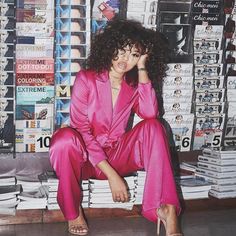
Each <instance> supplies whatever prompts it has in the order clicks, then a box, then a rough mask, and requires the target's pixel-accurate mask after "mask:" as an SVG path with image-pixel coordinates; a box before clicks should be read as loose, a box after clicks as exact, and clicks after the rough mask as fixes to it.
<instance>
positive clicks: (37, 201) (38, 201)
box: [17, 186, 47, 210]
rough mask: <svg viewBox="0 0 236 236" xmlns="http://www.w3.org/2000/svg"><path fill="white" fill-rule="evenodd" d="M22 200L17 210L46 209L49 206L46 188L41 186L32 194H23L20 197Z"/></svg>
mask: <svg viewBox="0 0 236 236" xmlns="http://www.w3.org/2000/svg"><path fill="white" fill-rule="evenodd" d="M18 198H19V199H20V202H19V204H18V205H17V210H28V209H46V206H47V194H46V189H45V186H40V187H39V188H37V189H35V190H34V191H31V192H24V191H23V192H21V193H20V194H19V196H18Z"/></svg>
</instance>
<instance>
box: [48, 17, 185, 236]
mask: <svg viewBox="0 0 236 236" xmlns="http://www.w3.org/2000/svg"><path fill="white" fill-rule="evenodd" d="M167 50H168V48H167V44H166V42H165V39H164V38H163V37H162V35H161V34H159V33H158V32H154V31H152V30H148V29H145V28H143V27H142V25H141V24H140V23H138V22H134V21H128V20H118V19H116V20H113V21H110V22H109V23H108V25H107V27H106V28H105V29H104V31H103V32H102V33H100V34H98V35H97V36H96V37H95V39H94V41H93V43H92V46H91V52H90V56H89V58H88V63H87V70H81V71H80V72H79V73H78V74H77V78H76V80H75V83H74V86H73V92H72V98H71V107H70V126H71V127H66V128H62V129H59V130H57V131H56V132H55V134H54V135H53V138H52V142H51V147H50V160H51V163H52V166H53V168H54V170H55V171H56V174H57V176H58V178H59V188H58V203H59V205H60V207H61V210H62V212H63V214H64V216H65V218H66V219H67V220H68V222H69V226H68V227H69V232H70V233H72V234H76V235H86V234H87V233H88V226H87V224H86V221H85V219H84V215H83V211H82V208H81V206H80V203H81V188H80V183H81V180H82V179H88V178H91V177H92V178H97V179H108V182H109V185H110V189H111V192H112V197H113V200H114V201H115V202H126V201H128V200H129V197H128V192H127V187H126V184H125V182H124V180H123V178H122V177H123V176H125V175H128V174H129V173H132V172H134V171H136V170H140V169H145V171H146V172H147V177H146V183H145V190H144V196H143V204H142V208H143V209H142V214H143V215H144V216H145V217H146V218H147V219H149V220H151V221H154V222H156V221H157V219H159V220H158V221H159V223H160V221H162V222H163V223H164V225H165V228H166V234H167V235H176V236H177V235H182V234H181V233H180V229H179V227H178V220H177V214H179V212H180V206H179V201H178V197H177V194H176V188H175V182H174V178H173V174H172V169H171V163H170V154H169V150H168V141H167V140H166V138H165V131H164V129H163V127H162V125H161V123H160V121H159V120H158V119H157V116H158V103H157V99H156V96H155V91H154V89H153V87H152V85H153V86H154V85H156V84H158V81H159V79H160V78H162V77H163V75H164V73H165V69H166V66H165V55H166V51H167ZM158 78H159V79H158ZM151 79H152V81H151ZM133 111H134V112H136V113H137V114H138V115H139V116H140V117H141V118H143V119H144V120H143V121H141V122H140V123H139V124H138V125H136V126H135V127H134V128H133V129H132V130H130V131H127V132H126V131H125V130H126V127H127V123H128V119H129V117H130V114H131V112H133ZM158 225H159V224H158ZM158 228H159V227H158Z"/></svg>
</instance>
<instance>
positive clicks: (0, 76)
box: [0, 71, 14, 86]
mask: <svg viewBox="0 0 236 236" xmlns="http://www.w3.org/2000/svg"><path fill="white" fill-rule="evenodd" d="M0 85H1V86H3V85H4V86H7V85H14V76H13V72H7V71H1V73H0Z"/></svg>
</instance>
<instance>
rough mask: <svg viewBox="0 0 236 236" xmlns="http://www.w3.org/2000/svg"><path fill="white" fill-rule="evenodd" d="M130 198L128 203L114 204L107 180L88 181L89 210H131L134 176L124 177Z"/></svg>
mask: <svg viewBox="0 0 236 236" xmlns="http://www.w3.org/2000/svg"><path fill="white" fill-rule="evenodd" d="M124 180H125V181H126V183H127V188H128V192H129V196H130V200H129V201H128V202H124V203H121V202H114V201H113V199H112V193H111V190H110V186H109V182H108V180H97V179H89V189H90V201H89V207H90V208H124V209H127V210H131V209H132V208H133V205H134V202H135V188H136V180H137V177H136V176H135V175H132V176H127V177H124Z"/></svg>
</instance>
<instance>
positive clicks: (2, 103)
mask: <svg viewBox="0 0 236 236" xmlns="http://www.w3.org/2000/svg"><path fill="white" fill-rule="evenodd" d="M13 111H14V100H13V98H0V112H13Z"/></svg>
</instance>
